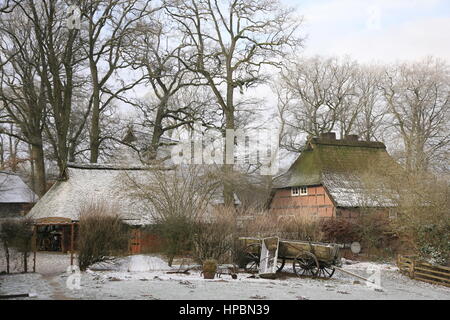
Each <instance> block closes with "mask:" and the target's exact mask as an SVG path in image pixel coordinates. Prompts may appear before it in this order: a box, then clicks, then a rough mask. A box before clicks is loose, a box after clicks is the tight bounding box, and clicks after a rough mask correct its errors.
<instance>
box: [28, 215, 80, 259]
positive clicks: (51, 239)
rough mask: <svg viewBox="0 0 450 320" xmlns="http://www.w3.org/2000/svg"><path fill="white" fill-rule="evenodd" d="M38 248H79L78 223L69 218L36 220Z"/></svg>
mask: <svg viewBox="0 0 450 320" xmlns="http://www.w3.org/2000/svg"><path fill="white" fill-rule="evenodd" d="M35 235H36V250H37V251H54V252H62V253H67V252H73V251H75V250H77V245H76V243H77V238H78V236H77V235H78V223H77V222H74V221H72V220H70V219H67V218H57V217H52V218H44V219H37V220H36V221H35Z"/></svg>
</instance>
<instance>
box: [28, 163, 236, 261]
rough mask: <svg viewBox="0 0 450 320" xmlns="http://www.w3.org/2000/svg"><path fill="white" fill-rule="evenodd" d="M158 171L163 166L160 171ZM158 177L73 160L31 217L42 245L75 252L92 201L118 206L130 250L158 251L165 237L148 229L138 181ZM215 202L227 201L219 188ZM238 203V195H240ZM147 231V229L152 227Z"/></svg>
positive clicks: (139, 169) (136, 168) (149, 217)
mask: <svg viewBox="0 0 450 320" xmlns="http://www.w3.org/2000/svg"><path fill="white" fill-rule="evenodd" d="M155 170H158V169H155ZM153 180H154V171H153V170H149V168H148V167H143V166H138V165H130V164H128V165H127V166H124V164H121V165H105V164H75V163H69V164H68V166H67V168H66V170H65V176H64V177H63V178H61V179H60V180H59V181H57V182H56V183H55V184H54V185H53V186H52V187H51V188H50V190H49V191H47V193H46V194H45V195H44V196H43V197H42V199H41V200H40V201H39V202H38V203H37V204H36V205H35V206H34V207H33V209H32V210H31V211H30V213H29V214H28V216H29V217H30V218H32V219H33V220H34V222H35V225H36V226H37V240H38V249H39V250H42V251H62V252H67V251H71V252H73V251H76V238H77V224H78V222H79V212H80V209H81V208H82V206H83V205H85V204H87V203H89V202H92V201H97V200H99V201H104V202H106V203H108V204H114V205H115V206H116V207H117V209H118V211H119V212H120V213H121V215H120V217H121V219H122V220H123V221H124V222H125V223H127V224H128V225H130V226H131V228H132V238H131V239H130V252H131V253H145V252H155V251H157V250H158V249H159V247H160V245H161V239H158V237H157V236H156V235H155V234H152V233H148V232H146V231H144V230H145V229H146V228H145V227H146V226H150V225H152V224H153V219H152V216H153V215H152V210H154V209H153V208H152V206H151V205H150V204H149V203H148V202H146V201H145V200H144V199H142V198H140V197H139V196H138V195H137V193H139V192H138V190H136V188H134V186H135V185H136V184H140V185H145V184H148V183H151V181H153ZM216 194H217V196H215V197H213V199H212V200H211V203H210V204H211V205H212V206H217V205H220V204H223V196H222V195H221V194H220V193H219V192H217V193H216ZM236 201H237V204H238V203H239V202H238V199H237V198H236ZM147 229H148V228H147Z"/></svg>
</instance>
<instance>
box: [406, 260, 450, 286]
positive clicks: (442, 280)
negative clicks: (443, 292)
mask: <svg viewBox="0 0 450 320" xmlns="http://www.w3.org/2000/svg"><path fill="white" fill-rule="evenodd" d="M397 267H398V268H399V270H400V272H401V273H402V274H405V275H407V276H409V277H410V278H411V279H416V280H420V281H425V282H429V283H433V284H439V285H444V286H447V287H450V267H444V266H435V265H432V264H429V263H427V262H423V261H420V260H418V258H417V257H415V256H402V255H398V256H397Z"/></svg>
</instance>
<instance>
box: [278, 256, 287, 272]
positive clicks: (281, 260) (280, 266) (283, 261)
mask: <svg viewBox="0 0 450 320" xmlns="http://www.w3.org/2000/svg"><path fill="white" fill-rule="evenodd" d="M285 264H286V259H284V258H282V259H278V260H277V272H281V270H283V268H284V265H285Z"/></svg>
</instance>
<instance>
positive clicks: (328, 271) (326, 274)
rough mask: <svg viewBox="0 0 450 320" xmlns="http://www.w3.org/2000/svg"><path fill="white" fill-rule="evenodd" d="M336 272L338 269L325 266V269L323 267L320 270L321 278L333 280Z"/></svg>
mask: <svg viewBox="0 0 450 320" xmlns="http://www.w3.org/2000/svg"><path fill="white" fill-rule="evenodd" d="M335 270H336V269H335V268H333V267H325V266H323V267H321V268H320V269H319V277H321V278H331V277H332V276H333V274H334V271H335Z"/></svg>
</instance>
